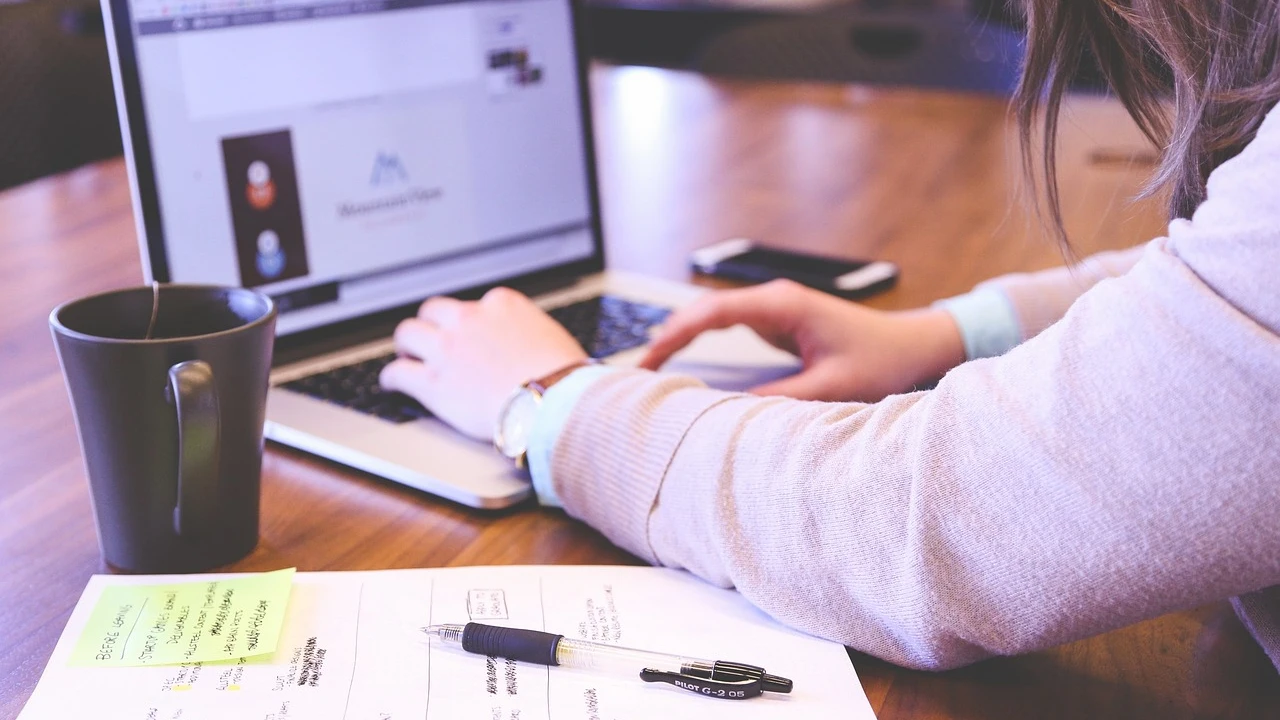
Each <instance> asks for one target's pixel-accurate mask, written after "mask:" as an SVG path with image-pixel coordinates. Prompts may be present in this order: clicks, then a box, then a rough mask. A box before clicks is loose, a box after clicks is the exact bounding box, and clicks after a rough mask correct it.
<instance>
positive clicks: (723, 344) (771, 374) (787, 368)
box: [662, 325, 800, 390]
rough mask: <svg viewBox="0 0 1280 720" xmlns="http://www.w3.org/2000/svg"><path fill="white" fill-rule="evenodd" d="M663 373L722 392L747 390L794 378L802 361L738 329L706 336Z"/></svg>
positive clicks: (752, 334) (677, 354)
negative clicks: (700, 382) (694, 381)
mask: <svg viewBox="0 0 1280 720" xmlns="http://www.w3.org/2000/svg"><path fill="white" fill-rule="evenodd" d="M662 369H663V371H665V372H674V373H681V374H685V375H692V376H694V377H696V378H698V379H699V380H702V381H703V382H705V383H706V384H707V385H709V386H711V387H713V388H717V389H719V390H748V389H750V388H753V387H755V386H757V385H760V384H763V383H767V382H771V381H773V380H778V379H780V378H784V377H787V376H788V375H794V374H795V373H797V372H799V371H800V360H799V359H798V358H796V357H795V356H793V355H791V354H790V353H786V352H783V351H782V350H779V349H777V348H775V347H773V346H772V345H770V344H769V343H767V342H765V341H764V340H761V339H760V336H759V335H756V334H755V333H754V332H752V331H751V330H750V329H749V328H747V327H746V326H743V325H738V326H735V327H732V328H729V329H727V330H714V331H711V332H706V333H703V334H702V335H700V336H698V338H697V339H695V340H694V341H693V342H692V343H690V344H689V346H688V347H686V348H685V349H683V350H681V351H680V352H678V353H676V354H675V356H673V357H672V358H671V360H670V361H668V362H667V364H666V365H664V366H663V368H662Z"/></svg>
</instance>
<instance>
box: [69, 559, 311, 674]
mask: <svg viewBox="0 0 1280 720" xmlns="http://www.w3.org/2000/svg"><path fill="white" fill-rule="evenodd" d="M293 572H294V571H293V568H289V569H287V570H277V571H275V572H269V573H259V574H256V575H246V576H241V577H231V578H227V579H219V580H214V581H206V582H193V583H175V584H170V585H111V586H108V587H106V588H103V590H102V595H101V596H100V597H99V598H98V603H97V605H95V606H94V608H93V612H92V613H91V614H90V616H89V622H88V624H87V625H86V626H85V629H84V632H83V633H82V634H81V635H80V640H79V642H77V643H76V647H75V651H74V652H72V654H71V664H72V665H87V666H93V667H129V666H136V665H177V664H183V663H196V662H211V661H216V660H234V659H237V658H243V657H251V656H254V655H263V654H266V653H271V652H275V649H276V643H277V642H278V641H279V638H280V626H281V625H282V624H283V622H284V613H285V608H286V606H287V605H288V603H289V592H290V590H291V589H292V588H293Z"/></svg>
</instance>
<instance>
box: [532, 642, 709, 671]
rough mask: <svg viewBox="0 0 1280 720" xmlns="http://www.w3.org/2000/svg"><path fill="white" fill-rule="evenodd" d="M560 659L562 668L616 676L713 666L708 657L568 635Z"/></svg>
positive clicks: (557, 658) (560, 652)
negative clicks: (616, 644)
mask: <svg viewBox="0 0 1280 720" xmlns="http://www.w3.org/2000/svg"><path fill="white" fill-rule="evenodd" d="M556 662H558V663H559V664H560V665H561V666H562V667H569V668H580V669H583V670H593V671H597V672H606V673H612V674H615V675H635V674H636V673H638V672H640V671H641V670H644V669H651V670H662V671H665V672H680V671H681V670H682V669H685V668H688V667H698V666H701V667H710V665H711V663H710V662H709V661H706V660H698V659H695V658H687V657H680V656H678V655H667V654H665V653H655V652H648V651H646V650H634V649H632V648H624V647H616V646H613V645H601V644H599V643H591V642H586V641H583V640H573V639H570V638H564V639H563V640H561V641H560V644H559V645H558V646H557V647H556Z"/></svg>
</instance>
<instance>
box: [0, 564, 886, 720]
mask: <svg viewBox="0 0 1280 720" xmlns="http://www.w3.org/2000/svg"><path fill="white" fill-rule="evenodd" d="M207 577H209V576H197V575H188V576H163V577H161V576H131V577H126V576H105V575H99V576H94V577H93V578H92V579H91V580H90V581H89V584H88V586H87V587H86V588H85V592H84V595H83V596H82V597H81V598H80V603H79V604H78V605H77V606H76V609H75V612H73V613H72V615H71V619H70V620H69V621H68V623H67V627H66V630H65V631H64V632H63V634H62V638H61V640H59V642H58V646H57V647H56V648H55V649H54V652H53V656H52V658H51V659H50V660H49V665H48V667H47V668H46V669H45V672H44V675H43V677H41V679H40V683H39V685H38V686H37V687H36V690H35V693H34V694H33V695H32V697H31V700H30V701H29V702H28V703H27V706H26V708H25V709H24V710H23V711H22V714H21V715H19V720H46V719H47V720H55V719H56V720H62V719H63V718H72V717H92V718H94V719H95V720H115V719H117V718H118V719H120V720H126V719H127V720H177V719H178V718H181V720H204V719H206V718H236V719H237V720H239V719H255V718H261V719H262V720H289V719H290V718H308V719H315V720H399V719H401V718H426V719H427V720H452V719H454V718H482V719H483V720H553V719H554V720H568V719H572V720H579V719H580V720H623V719H625V718H645V719H646V720H648V719H651V718H661V719H662V720H677V719H678V718H696V719H697V720H714V719H715V718H725V719H726V720H746V719H749V718H763V717H803V718H828V717H840V718H852V719H855V720H856V719H859V718H874V717H875V716H874V714H873V713H872V711H871V706H870V703H869V702H868V701H867V697H866V695H865V694H864V693H863V691H862V686H861V684H860V683H859V682H858V678H857V675H856V674H855V673H854V670H853V666H852V664H850V662H849V659H848V656H847V655H846V654H845V650H844V648H843V647H841V646H840V645H839V644H837V643H832V642H827V641H824V640H818V639H816V638H813V637H810V636H807V635H804V634H802V633H798V632H796V631H793V630H790V629H787V628H785V627H783V626H782V625H779V624H778V623H777V622H775V621H773V620H771V619H770V618H768V617H767V616H766V615H764V614H763V613H761V612H760V611H759V610H757V609H756V608H754V607H752V606H751V604H750V603H748V602H747V601H746V600H744V599H743V598H742V597H741V596H740V595H738V594H737V593H736V592H733V591H730V590H721V589H719V588H714V587H712V586H710V585H707V584H705V583H703V582H701V581H700V580H697V579H696V578H694V577H692V576H690V575H688V574H686V573H682V572H678V571H674V570H664V569H659V568H637V567H571V566H546V567H468V568H442V569H431V570H387V571H374V572H341V573H298V574H297V575H296V576H295V580H294V587H293V594H292V596H291V597H290V600H289V608H288V611H287V614H286V619H285V626H284V629H283V631H282V633H281V637H280V645H279V648H278V650H277V651H276V653H275V654H274V655H271V656H266V657H262V658H251V659H248V660H240V661H232V662H229V663H195V664H191V665H181V666H168V667H130V668H89V667H71V666H69V665H68V664H67V661H68V658H69V656H70V652H71V649H72V647H73V646H74V644H75V640H76V638H77V637H78V636H79V634H80V630H81V629H82V628H83V626H84V623H85V621H86V619H87V618H88V615H89V611H90V610H92V608H93V605H94V603H95V602H96V600H97V598H98V595H99V594H100V593H101V591H102V588H103V587H105V586H106V585H111V584H126V583H155V582H174V581H199V580H202V579H206V578H207ZM469 620H475V621H477V622H485V623H488V624H493V625H509V626H512V627H523V628H531V629H535V630H543V631H546V632H552V633H557V634H562V635H564V636H566V637H570V638H579V639H583V640H591V641H595V642H603V643H608V644H612V645H621V646H626V647H633V648H639V649H643V650H650V651H655V652H664V653H670V654H675V655H683V656H686V657H700V658H706V659H721V660H735V661H739V662H745V663H751V664H756V665H761V666H764V667H766V668H767V669H768V671H769V672H771V673H773V674H776V675H781V676H784V677H788V678H791V679H792V680H793V681H794V682H795V688H794V690H793V691H792V692H791V693H790V694H788V695H781V694H775V693H765V694H764V695H762V696H760V697H758V698H753V699H750V700H741V701H732V700H721V699H715V698H706V697H701V696H698V695H696V694H693V693H690V692H688V691H685V690H680V689H677V688H673V687H671V686H669V685H665V684H648V683H644V682H641V681H640V680H639V678H633V677H628V676H610V675H602V674H598V673H589V672H585V671H580V670H572V669H568V668H560V667H544V666H541V665H532V664H527V663H517V662H512V661H507V660H504V659H501V658H493V659H490V658H486V657H482V656H479V655H472V654H469V653H466V652H463V651H462V650H461V649H460V648H454V647H450V646H447V645H443V644H440V643H439V642H438V641H437V642H435V643H431V642H428V640H427V638H426V636H425V635H424V634H423V633H421V632H420V631H419V628H420V627H423V626H426V625H430V624H434V623H465V622H468V621H469Z"/></svg>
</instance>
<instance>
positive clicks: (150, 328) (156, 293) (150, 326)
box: [143, 280, 160, 340]
mask: <svg viewBox="0 0 1280 720" xmlns="http://www.w3.org/2000/svg"><path fill="white" fill-rule="evenodd" d="M159 315H160V283H159V282H157V281H155V280H152V281H151V322H149V323H147V336H146V337H144V338H143V340H150V339H151V334H152V333H154V332H155V331H156V318H157V317H158V316H159Z"/></svg>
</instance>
